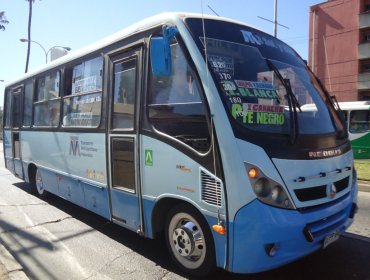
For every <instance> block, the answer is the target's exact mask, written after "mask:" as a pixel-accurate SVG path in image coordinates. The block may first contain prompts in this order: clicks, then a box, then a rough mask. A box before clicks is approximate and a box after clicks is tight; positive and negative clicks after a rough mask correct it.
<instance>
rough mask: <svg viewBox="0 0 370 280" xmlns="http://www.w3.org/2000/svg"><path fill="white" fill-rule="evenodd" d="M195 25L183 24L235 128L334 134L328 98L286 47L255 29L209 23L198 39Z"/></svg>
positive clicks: (286, 132) (287, 132) (195, 22)
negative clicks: (203, 55) (201, 54)
mask: <svg viewBox="0 0 370 280" xmlns="http://www.w3.org/2000/svg"><path fill="white" fill-rule="evenodd" d="M197 21H199V20H196V19H187V24H188V26H189V28H190V29H191V30H192V33H193V34H194V37H195V40H196V41H198V46H199V48H201V50H202V52H203V49H206V51H207V61H208V64H209V69H210V71H211V72H212V74H213V77H214V79H215V82H216V84H217V86H218V89H219V92H220V95H221V96H222V99H223V101H224V104H225V106H226V107H227V111H228V112H229V114H230V115H231V117H232V119H233V120H235V122H236V123H238V124H239V125H241V126H242V127H244V128H245V129H248V130H253V131H255V132H268V133H276V134H289V135H291V134H292V133H295V134H306V135H307V134H311V135H315V134H330V133H334V132H335V131H336V127H335V125H334V123H335V122H334V121H333V120H335V119H336V116H333V118H331V113H330V111H331V112H332V113H333V114H335V113H334V111H333V110H332V109H331V108H329V107H328V106H327V105H326V102H325V100H326V99H327V97H326V96H325V95H324V94H323V92H322V91H321V89H320V88H319V87H318V86H317V84H316V82H315V81H314V77H313V76H312V75H311V73H310V72H309V71H308V70H307V68H306V65H305V64H304V62H303V61H302V60H301V59H300V58H299V56H298V55H297V54H296V53H295V52H294V51H293V50H292V49H291V48H290V47H288V46H287V45H286V44H284V43H282V42H281V41H279V40H277V39H276V38H274V37H272V36H269V35H267V34H264V33H262V32H259V31H256V30H254V29H250V28H248V27H245V26H239V25H236V24H231V23H226V22H217V21H212V20H208V21H206V22H205V26H206V28H207V26H208V28H207V29H206V36H205V37H202V34H203V33H202V30H199V28H200V26H199V23H197ZM220 24H222V28H221V26H217V25H220ZM214 30H216V31H217V32H215V31H214ZM208 31H209V32H208ZM197 33H199V36H198V38H196V35H195V34H197ZM221 38H222V39H221ZM199 42H200V43H199ZM307 104H310V105H309V106H307ZM305 105H306V106H305Z"/></svg>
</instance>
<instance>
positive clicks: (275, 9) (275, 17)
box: [258, 0, 289, 37]
mask: <svg viewBox="0 0 370 280" xmlns="http://www.w3.org/2000/svg"><path fill="white" fill-rule="evenodd" d="M258 17H259V18H260V19H263V20H266V21H268V22H271V23H273V24H274V36H275V37H277V26H278V25H279V26H282V27H284V28H286V29H289V27H288V26H285V25H282V24H280V23H279V22H278V20H277V0H275V5H274V21H272V20H270V19H267V18H264V17H260V16H258Z"/></svg>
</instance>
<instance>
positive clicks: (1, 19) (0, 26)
mask: <svg viewBox="0 0 370 280" xmlns="http://www.w3.org/2000/svg"><path fill="white" fill-rule="evenodd" d="M8 23H9V21H8V20H7V19H6V16H5V12H4V11H0V30H3V31H4V30H5V25H4V24H8Z"/></svg>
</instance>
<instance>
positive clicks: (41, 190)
mask: <svg viewBox="0 0 370 280" xmlns="http://www.w3.org/2000/svg"><path fill="white" fill-rule="evenodd" d="M36 189H37V192H38V193H39V194H43V193H44V191H45V190H44V183H43V182H42V177H41V173H40V171H38V170H37V171H36Z"/></svg>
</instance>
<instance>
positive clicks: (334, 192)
mask: <svg viewBox="0 0 370 280" xmlns="http://www.w3.org/2000/svg"><path fill="white" fill-rule="evenodd" d="M327 193H328V196H329V197H330V198H331V199H333V198H334V197H335V196H336V195H337V188H336V187H335V185H334V184H331V185H329V186H328V192H327Z"/></svg>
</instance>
